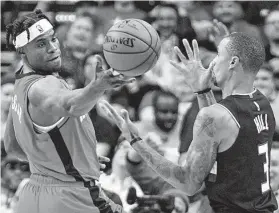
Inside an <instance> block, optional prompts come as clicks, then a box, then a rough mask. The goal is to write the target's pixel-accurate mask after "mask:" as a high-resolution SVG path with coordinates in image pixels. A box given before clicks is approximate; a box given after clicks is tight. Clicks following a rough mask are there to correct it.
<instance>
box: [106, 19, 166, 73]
mask: <svg viewBox="0 0 279 213" xmlns="http://www.w3.org/2000/svg"><path fill="white" fill-rule="evenodd" d="M103 52H104V56H105V58H106V60H107V62H108V64H109V65H110V66H111V67H112V68H113V69H114V70H116V71H117V72H119V73H122V74H123V75H126V76H139V75H142V74H144V73H145V72H147V71H148V70H150V69H152V67H153V66H154V65H155V64H156V62H157V61H158V58H159V56H160V53H161V42H160V38H159V35H158V33H157V32H156V30H155V29H154V28H153V27H152V26H151V25H150V24H148V23H147V22H145V21H143V20H139V19H125V20H122V21H120V22H117V23H116V24H115V25H113V26H112V27H111V28H110V29H109V31H108V32H107V34H106V37H105V42H104V44H103Z"/></svg>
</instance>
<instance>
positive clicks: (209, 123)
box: [196, 115, 217, 138]
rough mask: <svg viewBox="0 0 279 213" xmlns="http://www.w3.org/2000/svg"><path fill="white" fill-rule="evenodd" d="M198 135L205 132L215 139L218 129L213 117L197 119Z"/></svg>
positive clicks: (201, 116) (198, 117)
mask: <svg viewBox="0 0 279 213" xmlns="http://www.w3.org/2000/svg"><path fill="white" fill-rule="evenodd" d="M196 127H197V134H198V135H200V134H201V133H203V132H205V133H206V134H207V135H208V136H209V137H211V138H212V137H214V135H215V133H216V130H217V127H216V123H215V119H214V117H212V116H211V115H198V116H197V119H196Z"/></svg>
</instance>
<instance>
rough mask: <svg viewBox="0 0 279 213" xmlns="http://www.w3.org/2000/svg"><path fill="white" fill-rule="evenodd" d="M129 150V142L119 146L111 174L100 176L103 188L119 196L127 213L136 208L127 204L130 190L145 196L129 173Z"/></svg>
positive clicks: (113, 160)
mask: <svg viewBox="0 0 279 213" xmlns="http://www.w3.org/2000/svg"><path fill="white" fill-rule="evenodd" d="M129 149H130V144H129V143H128V142H127V141H126V142H123V143H121V144H120V145H118V146H117V147H116V150H115V154H114V157H113V159H112V170H111V174H110V175H106V174H102V175H101V176H100V183H101V184H102V188H104V189H106V190H107V191H110V192H114V193H116V194H118V195H119V197H120V199H121V202H122V205H123V208H124V210H125V211H126V212H130V211H131V209H132V208H134V207H135V206H134V205H129V204H128V203H127V194H128V191H129V188H130V187H134V188H135V189H136V193H137V195H138V196H142V195H143V192H142V190H141V188H140V187H139V185H138V184H137V183H136V182H135V180H134V179H133V178H132V177H131V175H130V174H129V173H128V171H127V167H126V155H127V152H128V150H129Z"/></svg>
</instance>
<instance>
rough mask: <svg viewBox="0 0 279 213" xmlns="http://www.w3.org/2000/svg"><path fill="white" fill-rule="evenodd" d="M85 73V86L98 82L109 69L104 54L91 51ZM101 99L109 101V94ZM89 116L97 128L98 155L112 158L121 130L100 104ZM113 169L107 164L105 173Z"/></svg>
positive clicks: (84, 69)
mask: <svg viewBox="0 0 279 213" xmlns="http://www.w3.org/2000/svg"><path fill="white" fill-rule="evenodd" d="M82 66H83V73H84V78H85V81H84V82H85V83H84V85H85V86H86V85H87V84H88V83H89V82H91V81H94V80H97V79H98V77H99V76H100V75H101V72H102V71H103V70H107V69H108V65H107V64H106V61H105V59H104V57H103V54H102V52H99V51H91V52H89V53H88V54H87V55H86V56H85V58H84V60H83V62H82ZM100 99H106V100H108V99H109V94H107V93H105V94H104V95H103V96H102V97H100ZM89 116H90V118H91V121H92V123H93V125H94V128H95V135H96V138H97V141H98V144H97V153H98V155H102V156H107V157H112V155H113V151H114V148H115V146H116V144H117V139H118V138H119V136H120V131H119V129H118V128H117V127H116V126H115V125H114V124H112V123H111V122H109V120H107V119H106V118H105V117H104V115H102V111H100V110H99V108H98V103H97V104H96V105H95V106H94V107H93V109H92V110H91V111H90V112H89ZM110 168H111V165H110V163H108V164H107V168H106V170H105V171H107V170H108V169H110Z"/></svg>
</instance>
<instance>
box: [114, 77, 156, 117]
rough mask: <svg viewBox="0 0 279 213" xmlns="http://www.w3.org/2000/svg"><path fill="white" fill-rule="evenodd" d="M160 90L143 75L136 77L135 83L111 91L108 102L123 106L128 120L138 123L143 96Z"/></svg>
mask: <svg viewBox="0 0 279 213" xmlns="http://www.w3.org/2000/svg"><path fill="white" fill-rule="evenodd" d="M160 89H161V88H160V87H159V86H158V85H156V84H153V83H150V82H149V81H148V80H147V79H146V78H145V77H144V75H142V76H137V77H136V81H134V82H132V83H130V84H127V85H125V86H124V87H122V88H119V89H115V90H113V91H112V92H111V94H110V102H111V103H114V104H120V105H121V106H123V107H124V108H125V109H127V110H128V112H129V116H130V118H131V119H132V120H133V121H138V120H140V110H141V103H142V102H144V97H145V95H146V94H149V93H150V92H152V91H157V90H160Z"/></svg>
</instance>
